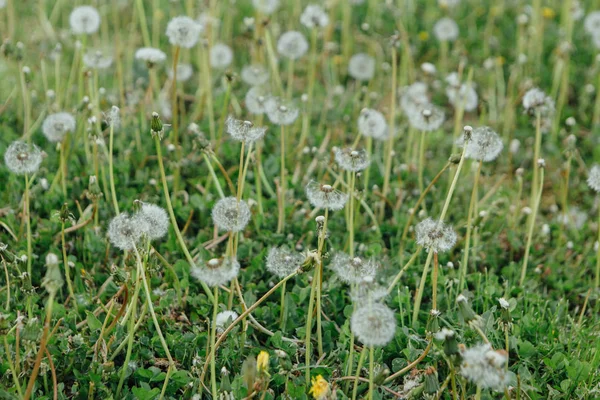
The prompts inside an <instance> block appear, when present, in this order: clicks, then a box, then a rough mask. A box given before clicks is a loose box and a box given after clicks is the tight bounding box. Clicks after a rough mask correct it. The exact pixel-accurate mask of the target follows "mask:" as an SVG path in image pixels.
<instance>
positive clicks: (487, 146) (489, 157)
mask: <svg viewBox="0 0 600 400" xmlns="http://www.w3.org/2000/svg"><path fill="white" fill-rule="evenodd" d="M464 144H465V140H464V137H461V138H459V139H458V141H457V145H458V146H459V147H463V146H464ZM503 148H504V144H503V143H502V139H500V136H499V135H498V134H497V133H496V132H495V131H494V130H493V129H492V128H490V127H488V126H481V127H479V128H475V129H473V132H472V133H471V140H469V141H468V142H467V148H466V150H465V157H466V158H470V159H473V160H481V161H485V162H488V161H493V160H495V159H496V158H497V157H498V155H499V154H500V152H502V149H503Z"/></svg>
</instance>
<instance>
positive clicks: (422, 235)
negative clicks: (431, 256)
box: [415, 218, 456, 253]
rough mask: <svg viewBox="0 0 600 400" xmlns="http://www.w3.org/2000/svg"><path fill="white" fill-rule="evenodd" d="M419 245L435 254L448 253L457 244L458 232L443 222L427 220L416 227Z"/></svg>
mask: <svg viewBox="0 0 600 400" xmlns="http://www.w3.org/2000/svg"><path fill="white" fill-rule="evenodd" d="M415 232H416V234H417V244H418V245H419V246H423V247H425V248H426V249H427V250H428V251H433V252H435V253H443V252H446V251H448V250H450V249H452V247H454V244H455V243H456V232H454V229H452V227H451V226H449V225H446V224H444V223H443V222H441V221H435V220H433V219H432V218H427V219H425V220H423V221H421V222H420V223H419V224H417V226H416V227H415Z"/></svg>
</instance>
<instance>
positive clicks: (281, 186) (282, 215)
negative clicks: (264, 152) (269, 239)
mask: <svg viewBox="0 0 600 400" xmlns="http://www.w3.org/2000/svg"><path fill="white" fill-rule="evenodd" d="M280 146H281V157H280V160H281V165H280V171H279V173H280V181H281V182H279V215H278V219H277V233H283V229H284V227H285V190H286V189H285V187H286V184H285V126H284V125H281V133H280Z"/></svg>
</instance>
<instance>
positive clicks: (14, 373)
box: [4, 336, 23, 399]
mask: <svg viewBox="0 0 600 400" xmlns="http://www.w3.org/2000/svg"><path fill="white" fill-rule="evenodd" d="M4 351H5V352H6V359H7V360H8V367H9V368H10V373H11V375H12V378H13V383H14V384H15V387H16V388H17V393H19V399H22V398H23V391H22V390H21V384H20V383H19V376H18V375H17V371H16V370H15V365H14V364H13V362H12V357H11V356H10V348H9V347H8V339H7V336H4Z"/></svg>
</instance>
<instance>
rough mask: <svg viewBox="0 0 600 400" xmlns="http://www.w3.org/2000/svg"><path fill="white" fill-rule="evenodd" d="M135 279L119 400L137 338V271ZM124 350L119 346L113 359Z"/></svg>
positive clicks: (128, 319) (138, 283)
mask: <svg viewBox="0 0 600 400" xmlns="http://www.w3.org/2000/svg"><path fill="white" fill-rule="evenodd" d="M133 279H135V289H134V290H133V298H132V299H131V302H130V303H129V309H130V310H131V313H129V315H126V318H127V321H128V323H129V325H128V328H127V329H128V332H127V341H123V342H122V343H121V345H124V344H125V343H127V352H126V353H125V361H124V363H123V367H122V370H121V377H120V378H119V384H118V385H117V392H116V398H119V394H120V393H121V389H122V388H123V383H124V382H125V376H126V374H127V368H129V360H131V352H132V350H133V337H134V336H135V331H136V327H135V310H136V308H137V299H138V294H139V291H140V282H141V281H140V277H139V276H138V274H137V273H136V271H134V276H133ZM142 315H143V313H142ZM142 315H140V319H139V321H140V322H141V321H142ZM121 348H122V346H119V347H118V348H117V350H115V352H114V353H113V356H112V357H111V360H112V358H113V357H114V356H115V355H116V354H118V353H119V352H120V349H121Z"/></svg>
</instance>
